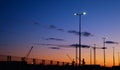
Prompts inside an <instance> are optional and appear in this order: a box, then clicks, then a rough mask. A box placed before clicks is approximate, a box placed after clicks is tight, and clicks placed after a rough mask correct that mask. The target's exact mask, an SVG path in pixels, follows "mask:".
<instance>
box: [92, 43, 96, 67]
mask: <svg viewBox="0 0 120 70" xmlns="http://www.w3.org/2000/svg"><path fill="white" fill-rule="evenodd" d="M93 49H94V65H96V45H95V44H94V48H93Z"/></svg>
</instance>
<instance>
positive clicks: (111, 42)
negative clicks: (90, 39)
mask: <svg viewBox="0 0 120 70" xmlns="http://www.w3.org/2000/svg"><path fill="white" fill-rule="evenodd" d="M104 43H107V44H118V42H114V41H105V42H104Z"/></svg>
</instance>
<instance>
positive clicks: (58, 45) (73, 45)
mask: <svg viewBox="0 0 120 70" xmlns="http://www.w3.org/2000/svg"><path fill="white" fill-rule="evenodd" d="M34 45H42V46H56V47H58V48H59V47H61V48H75V47H76V46H77V47H79V46H80V45H79V44H71V45H61V44H40V43H34ZM52 48H54V49H55V47H52ZM81 48H90V46H89V45H81Z"/></svg>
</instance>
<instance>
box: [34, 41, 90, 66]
mask: <svg viewBox="0 0 120 70" xmlns="http://www.w3.org/2000/svg"><path fill="white" fill-rule="evenodd" d="M34 45H42V46H56V47H52V48H51V49H56V48H57V47H58V48H59V47H63V48H75V55H76V57H75V58H76V65H77V59H78V57H77V55H78V51H77V50H78V47H80V46H81V47H82V48H90V46H88V45H79V44H71V45H59V44H40V43H34ZM58 48H57V49H58Z"/></svg>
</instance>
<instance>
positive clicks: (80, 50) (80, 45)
mask: <svg viewBox="0 0 120 70" xmlns="http://www.w3.org/2000/svg"><path fill="white" fill-rule="evenodd" d="M79 66H81V14H79Z"/></svg>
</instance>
